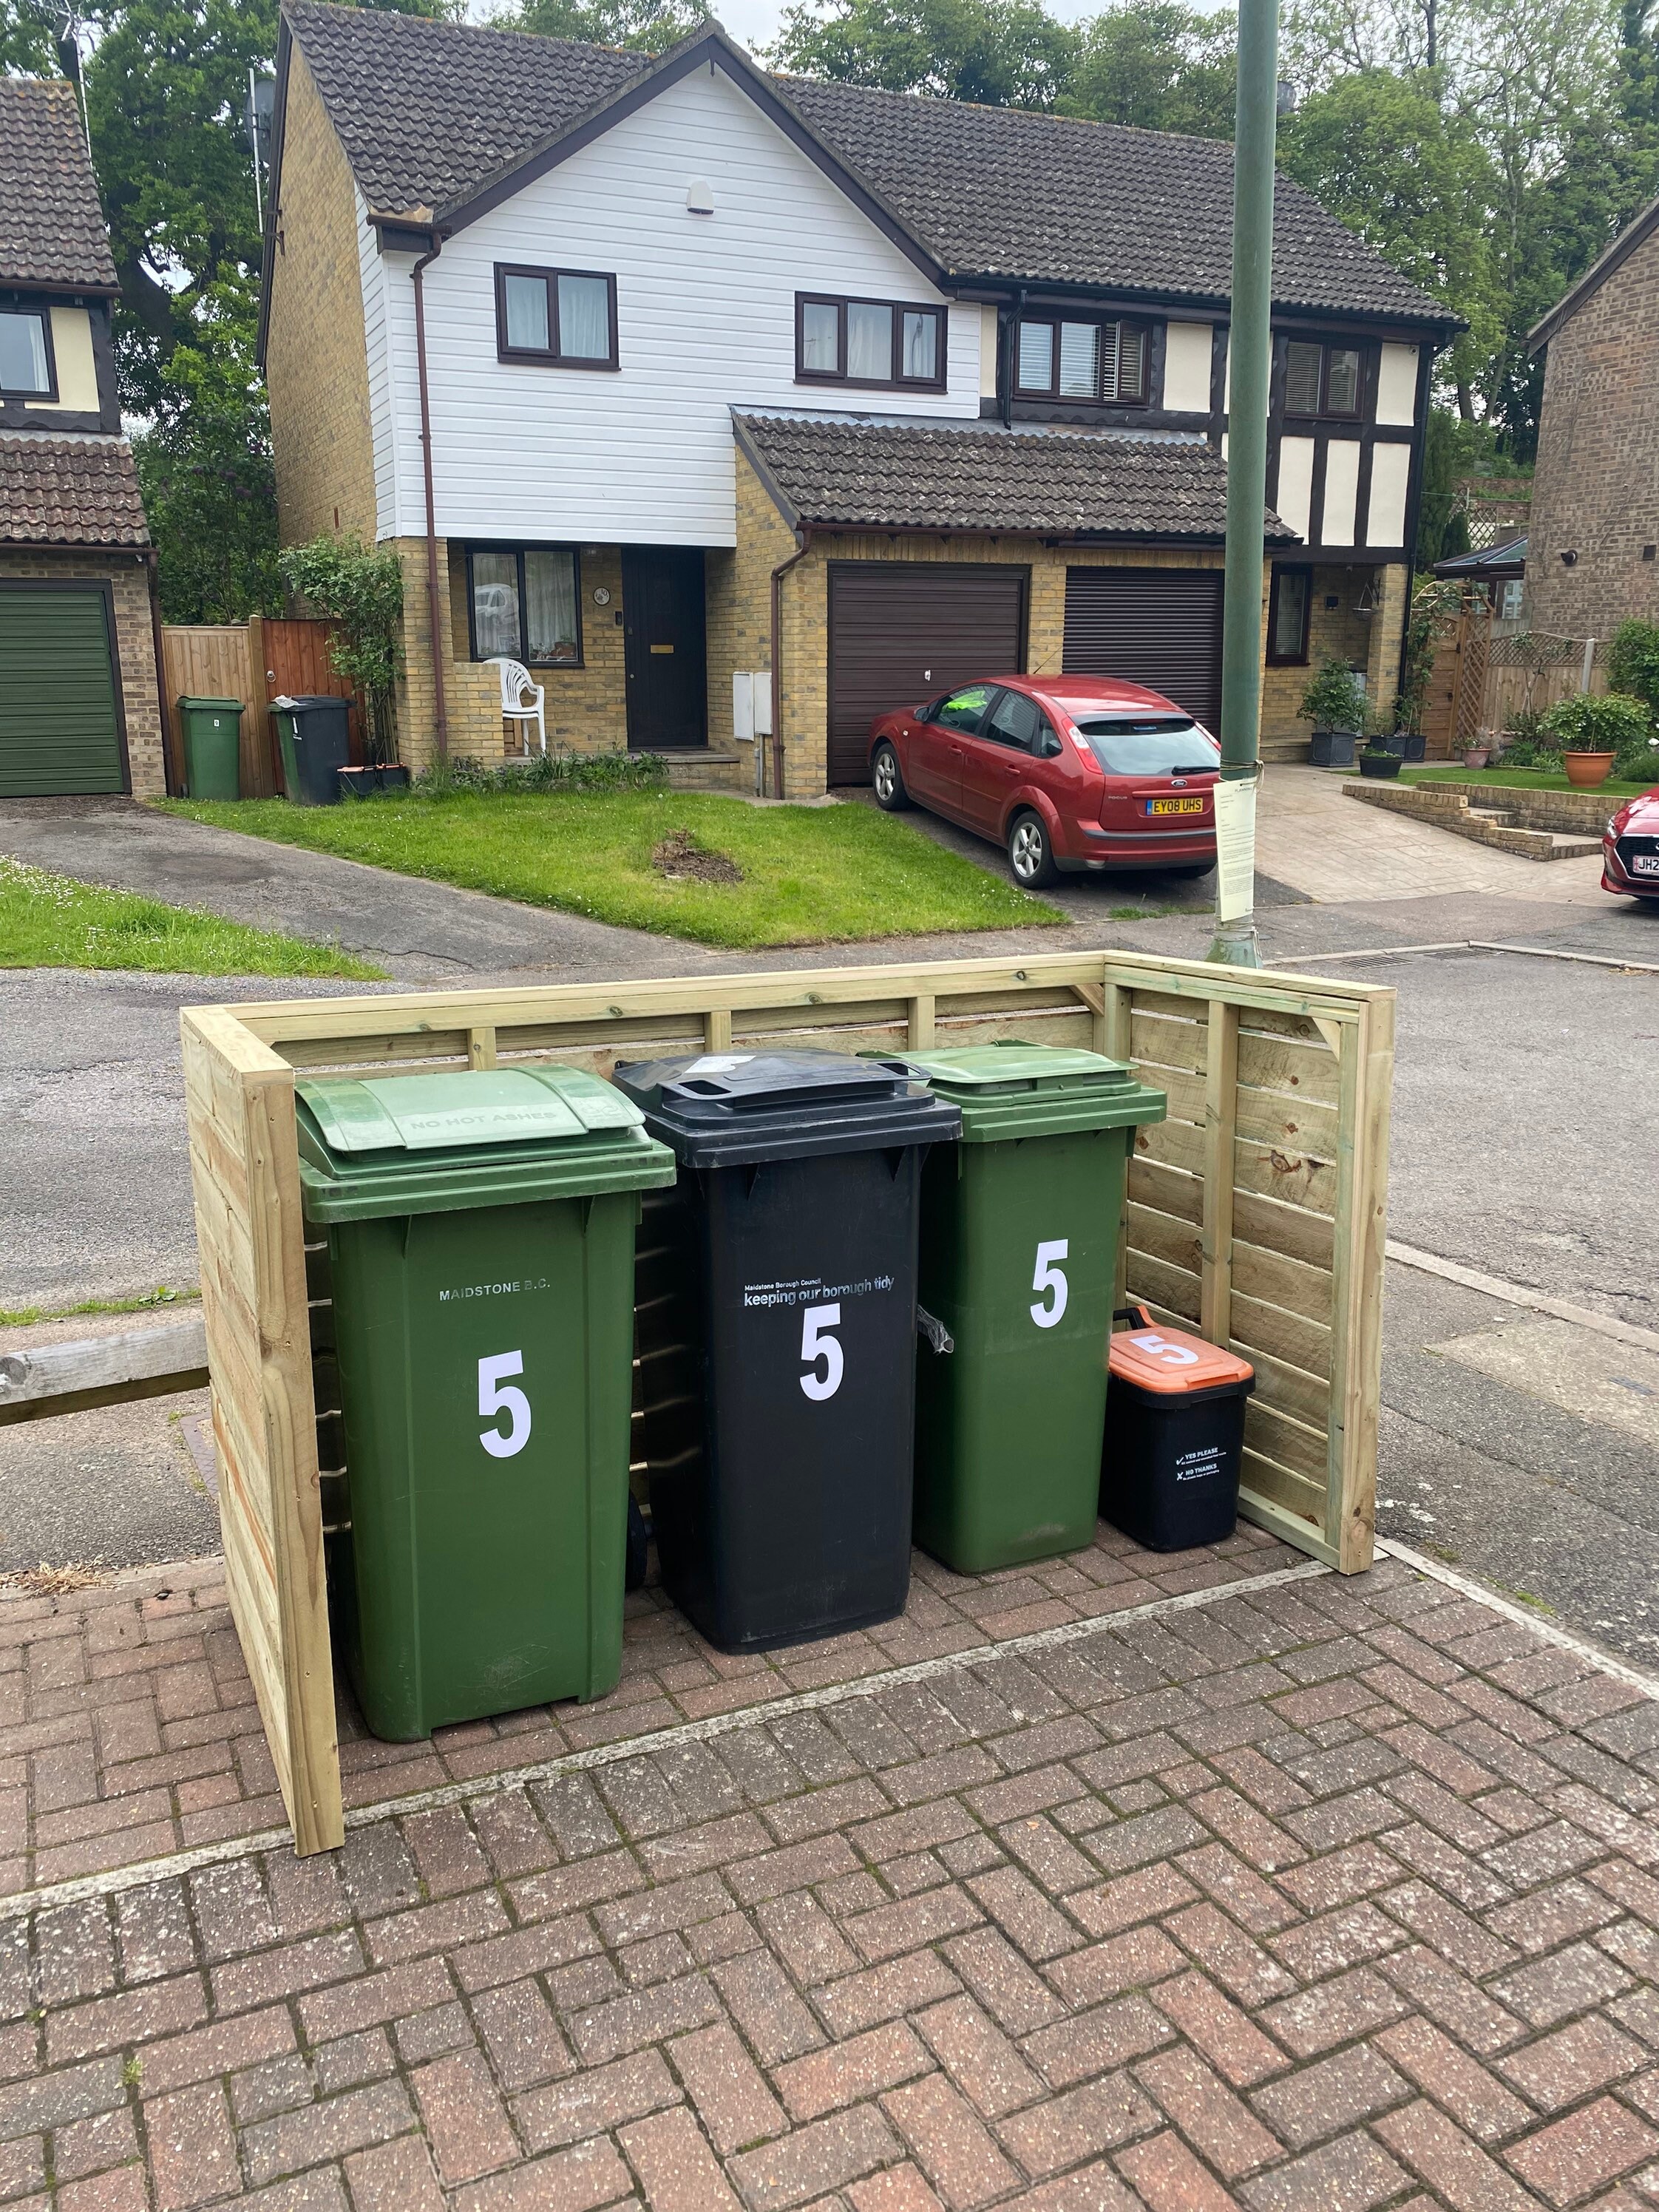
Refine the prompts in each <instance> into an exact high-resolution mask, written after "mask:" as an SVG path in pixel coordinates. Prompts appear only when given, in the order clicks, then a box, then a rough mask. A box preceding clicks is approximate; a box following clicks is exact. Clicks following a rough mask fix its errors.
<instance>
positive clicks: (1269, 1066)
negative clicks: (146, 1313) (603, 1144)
mask: <svg viewBox="0 0 1659 2212" xmlns="http://www.w3.org/2000/svg"><path fill="white" fill-rule="evenodd" d="M182 1020H183V1024H184V1033H185V1074H186V1085H187V1095H188V1103H189V1112H190V1121H191V1162H192V1168H193V1171H194V1175H195V1182H196V1194H197V1234H198V1237H199V1238H200V1241H201V1245H202V1278H203V1300H204V1321H205V1322H206V1327H207V1337H208V1350H209V1358H210V1364H211V1367H212V1371H213V1383H214V1398H215V1433H216V1437H218V1439H219V1448H220V1452H221V1455H222V1459H223V1462H224V1464H225V1468H226V1480H225V1481H224V1483H223V1485H222V1496H223V1498H224V1501H225V1502H224V1504H223V1507H222V1512H223V1516H224V1519H225V1523H226V1538H225V1548H226V1556H227V1562H228V1574H229V1577H230V1587H231V1594H232V1603H233V1609H234V1613H235V1618H236V1623H237V1627H238V1631H239V1632H240V1635H241V1637H242V1640H243V1645H244V1649H245V1650H246V1651H247V1653H248V1659H249V1666H250V1668H251V1670H252V1673H253V1674H254V1679H255V1682H256V1686H258V1692H259V1697H260V1705H261V1711H262V1712H264V1715H265V1717H266V1725H267V1729H268V1730H269V1732H270V1737H271V1743H272V1750H273V1755H274V1756H275V1757H276V1763H277V1767H278V1771H280V1772H281V1773H282V1775H283V1789H284V1794H285V1796H286V1798H287V1801H288V1803H289V1810H290V1813H291V1814H292V1817H293V1819H294V1822H295V1835H296V1838H297V1840H298V1842H299V1845H300V1848H301V1850H317V1849H324V1848H326V1847H327V1846H328V1844H329V1842H330V1841H331V1840H337V1839H338V1821H339V1814H338V1807H339V1784H338V1771H337V1756H336V1753H335V1750H334V1740H333V1709H332V1705H331V1702H330V1700H329V1697H328V1694H327V1692H328V1685H329V1682H330V1680H331V1660H330V1645H329V1631H328V1618H327V1607H326V1603H325V1595H324V1589H325V1585H324V1578H323V1535H322V1526H323V1522H322V1512H321V1508H320V1503H319V1476H318V1466H317V1449H316V1431H315V1399H314V1394H313V1383H312V1373H311V1365H310V1352H309V1342H308V1335H307V1323H306V1309H305V1293H304V1276H305V1250H304V1244H305V1229H304V1224H303V1221H302V1218H301V1208H300V1194H299V1176H298V1168H297V1162H296V1159H295V1137H294V1103H293V1080H294V1073H293V1072H294V1070H295V1068H296V1067H301V1068H307V1067H319V1066H329V1067H335V1068H347V1067H350V1068H356V1069H365V1070H367V1069H372V1068H378V1069H380V1070H387V1069H396V1068H398V1067H404V1068H410V1069H412V1068H414V1067H416V1066H425V1067H432V1066H452V1067H467V1066H471V1067H487V1066H497V1065H501V1064H510V1063H511V1062H512V1061H513V1060H526V1059H537V1058H542V1057H547V1056H554V1057H556V1058H558V1059H560V1060H565V1061H569V1062H573V1063H574V1064H576V1065H578V1066H587V1067H591V1068H593V1069H595V1070H596V1071H598V1072H599V1073H610V1071H611V1068H612V1067H613V1066H614V1065H615V1063H616V1061H617V1059H618V1058H619V1057H648V1056H650V1055H652V1054H655V1053H658V1052H672V1051H682V1052H683V1051H685V1050H688V1049H697V1048H702V1049H704V1050H711V1051H724V1050H726V1049H729V1048H733V1047H735V1048H737V1049H738V1050H741V1049H743V1048H744V1047H745V1046H753V1045H758V1044H762V1043H779V1042H785V1041H787V1040H789V1039H796V1040H799V1041H800V1042H813V1043H817V1044H821V1045H825V1046H829V1047H832V1048H838V1049H842V1050H855V1049H857V1048H860V1047H862V1046H866V1045H867V1046H873V1047H876V1048H882V1047H885V1048H895V1047H902V1046H908V1047H909V1048H911V1049H919V1048H922V1047H924V1046H927V1045H929V1044H933V1043H936V1042H939V1043H951V1044H956V1043H967V1042H976V1041H979V1040H981V1039H983V1040H989V1039H992V1038H994V1037H997V1036H1009V1035H1015V1036H1020V1037H1022V1038H1030V1039H1031V1040H1033V1041H1041V1042H1054V1043H1057V1044H1058V1043H1077V1044H1085V1043H1086V1044H1089V1045H1091V1046H1093V1047H1094V1048H1097V1049H1101V1050H1104V1051H1107V1052H1109V1053H1112V1054H1115V1055H1116V1056H1118V1057H1120V1058H1124V1059H1133V1060H1137V1061H1138V1062H1139V1066H1140V1073H1141V1074H1142V1075H1143V1077H1144V1078H1145V1079H1146V1081H1148V1082H1149V1083H1152V1084H1155V1085H1158V1086H1160V1087H1161V1088H1163V1089H1164V1091H1166V1092H1167V1094H1168V1097H1169V1102H1170V1117H1169V1119H1168V1120H1167V1121H1163V1122H1157V1123H1152V1124H1151V1125H1149V1126H1148V1127H1146V1128H1144V1129H1142V1130H1140V1131H1139V1132H1138V1133H1137V1139H1136V1144H1135V1146H1134V1150H1133V1157H1132V1159H1131V1163H1130V1167H1129V1175H1128V1184H1127V1194H1126V1202H1125V1209H1124V1222H1123V1235H1122V1237H1121V1257H1120V1291H1121V1296H1120V1298H1119V1303H1120V1304H1121V1303H1123V1302H1124V1299H1125V1298H1127V1299H1129V1300H1133V1301H1136V1302H1144V1303H1146V1304H1148V1305H1149V1306H1150V1307H1151V1308H1152V1311H1153V1312H1154V1314H1155V1315H1156V1316H1158V1317H1159V1318H1162V1319H1167V1320H1170V1321H1173V1322H1178V1323H1180V1324H1181V1325H1182V1326H1186V1327H1189V1328H1204V1329H1205V1331H1206V1333H1207V1334H1211V1335H1212V1336H1214V1337H1215V1338H1217V1339H1218V1340H1219V1341H1222V1342H1224V1343H1227V1344H1229V1345H1231V1346H1233V1347H1234V1348H1235V1349H1236V1350H1237V1351H1238V1352H1241V1353H1242V1354H1243V1356H1245V1357H1246V1358H1249V1359H1251V1360H1252V1361H1253V1362H1254V1363H1255V1368H1256V1375H1257V1387H1256V1391H1255V1396H1254V1398H1253V1400H1252V1402H1251V1404H1250V1407H1249V1411H1248V1413H1247V1416H1246V1428H1245V1460H1244V1481H1243V1492H1242V1496H1241V1500H1240V1503H1241V1508H1242V1510H1243V1512H1244V1513H1245V1515H1246V1516H1248V1517H1249V1518H1250V1519H1252V1520H1254V1521H1255V1522H1259V1523H1261V1525H1262V1526H1264V1527H1266V1528H1270V1529H1272V1530H1273V1532H1274V1533H1275V1534H1279V1535H1280V1536H1282V1537H1283V1538H1284V1539H1285V1541H1287V1542H1289V1543H1291V1544H1293V1545H1295V1546H1297V1547H1298V1548H1300V1549H1301V1550H1303V1551H1305V1552H1308V1553H1311V1554H1312V1555H1313V1556H1314V1557H1316V1558H1317V1559H1322V1560H1324V1561H1326V1562H1327V1563H1328V1565H1332V1566H1335V1567H1338V1568H1340V1570H1341V1571H1343V1572H1345V1573H1352V1572H1354V1571H1358V1569H1360V1568H1362V1567H1364V1566H1365V1565H1368V1564H1369V1562H1370V1556H1371V1543H1372V1530H1373V1520H1374V1507H1375V1498H1376V1416H1377V1397H1378V1391H1379V1387H1380V1371H1381V1359H1382V1350H1381V1314H1382V1285H1383V1207H1384V1200H1385V1182H1386V1158H1387V1146H1388V1118H1389V1085H1390V1083H1391V1080H1392V1073H1393V1039H1394V994H1393V992H1392V991H1390V990H1388V989H1385V988H1381V987H1376V986H1370V985H1364V984H1346V983H1341V982H1332V981H1328V979H1325V978H1322V977H1321V978H1308V977H1299V976H1291V975H1273V974H1267V973H1262V972H1259V971H1256V972H1253V971H1250V970H1246V969H1224V968H1218V967H1212V966H1210V965H1208V964H1206V963H1203V962H1199V961H1185V960H1164V959H1159V958H1157V957H1152V956H1146V957H1143V956H1139V955H1129V954H1123V955H1120V954H1114V953H1085V954H1069V953H1047V954H1036V955H1034V956H1032V957H1029V958H1027V959H1025V960H1024V961H1020V962H1015V961H1006V960H964V961H942V962H937V963H929V964H927V965H926V966H921V967H915V968H900V967H890V968H889V967H876V968H842V969H822V970H817V971H814V972H800V971H795V972H789V971H780V972H778V973H775V974H771V975H715V976H706V977H700V978H696V979H695V980H688V979H681V978H671V979H665V980H654V981H647V982H638V983H608V984H606V983H602V984H595V985H562V986H556V987H550V988H549V987H544V988H539V989H519V990H504V991H472V992H447V993H446V992H420V993H407V994H394V995H392V996H390V997H384V998H370V999H347V1000H304V1001H296V1002H276V1003H269V1004H256V1005H246V1006H237V1007H234V1008H228V1007H227V1008H208V1009H186V1010H185V1013H184V1014H183V1016H182Z"/></svg>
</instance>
